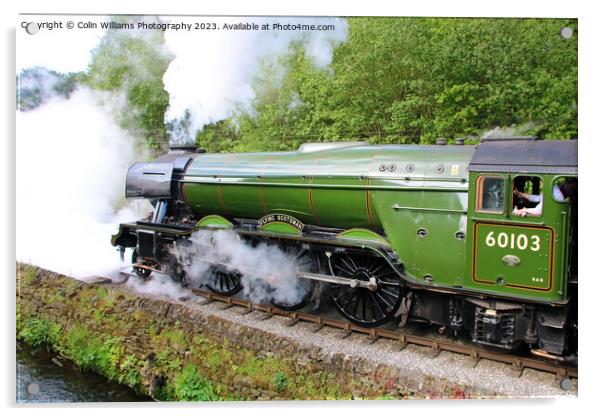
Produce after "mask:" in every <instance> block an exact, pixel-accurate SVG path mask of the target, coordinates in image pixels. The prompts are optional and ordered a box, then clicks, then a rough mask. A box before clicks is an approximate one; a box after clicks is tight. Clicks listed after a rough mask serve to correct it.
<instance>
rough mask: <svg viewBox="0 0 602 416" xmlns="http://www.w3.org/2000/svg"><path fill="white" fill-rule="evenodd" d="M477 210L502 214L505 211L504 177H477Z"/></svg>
mask: <svg viewBox="0 0 602 416" xmlns="http://www.w3.org/2000/svg"><path fill="white" fill-rule="evenodd" d="M476 193H477V199H476V206H475V210H476V211H484V212H489V213H495V214H501V213H503V212H504V178H502V177H500V176H480V177H479V178H478V179H477V192H476Z"/></svg>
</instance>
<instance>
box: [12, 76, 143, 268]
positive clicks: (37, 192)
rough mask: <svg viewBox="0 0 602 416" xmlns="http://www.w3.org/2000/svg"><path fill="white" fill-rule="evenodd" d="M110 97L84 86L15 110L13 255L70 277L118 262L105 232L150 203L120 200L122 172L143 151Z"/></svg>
mask: <svg viewBox="0 0 602 416" xmlns="http://www.w3.org/2000/svg"><path fill="white" fill-rule="evenodd" d="M114 99H115V96H114V95H112V94H102V95H101V94H99V93H95V92H93V91H91V90H89V89H86V88H83V87H82V88H79V89H78V90H76V91H75V92H74V93H73V94H72V95H71V97H70V98H69V99H65V98H60V97H55V98H53V99H51V100H49V101H48V102H46V103H45V104H43V105H41V106H40V107H38V108H36V109H34V110H32V111H28V112H17V115H16V117H17V172H16V174H17V184H16V185H17V189H16V198H17V199H16V216H17V224H16V225H17V236H16V237H17V241H16V243H17V245H16V254H17V260H19V261H23V262H28V263H33V264H36V265H39V266H42V267H46V268H49V269H52V270H54V271H57V272H61V273H65V274H69V275H72V276H75V277H86V276H88V275H97V274H101V273H103V272H106V271H109V270H112V269H115V268H116V267H120V266H122V264H121V262H120V261H119V255H118V253H117V252H116V251H115V248H114V247H112V246H111V243H110V237H111V234H114V233H115V232H116V228H117V227H116V225H117V224H119V223H120V222H125V221H132V220H135V219H139V218H140V217H142V216H143V215H144V214H146V213H147V211H148V210H151V209H152V207H150V205H149V204H148V202H146V201H141V202H140V203H137V204H134V203H129V204H127V205H125V199H124V186H125V173H126V172H127V169H128V167H129V166H130V165H131V164H132V163H133V162H134V161H135V160H136V159H140V158H142V157H144V155H140V154H139V153H138V154H137V153H136V151H138V152H139V150H138V149H137V148H136V140H135V139H134V138H133V137H132V136H130V135H129V134H128V133H127V132H125V131H124V130H123V129H121V128H120V127H119V126H118V125H117V124H116V123H115V120H114V118H113V116H112V112H113V111H115V105H114V104H115V103H114ZM118 206H121V207H122V208H121V209H116V208H115V207H118Z"/></svg>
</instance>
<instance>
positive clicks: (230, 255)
mask: <svg viewBox="0 0 602 416" xmlns="http://www.w3.org/2000/svg"><path fill="white" fill-rule="evenodd" d="M190 240H191V242H192V245H191V246H188V247H184V246H181V247H178V248H177V249H176V250H175V253H174V254H175V255H176V256H177V257H178V258H179V259H180V261H181V262H182V263H183V264H184V268H185V270H186V274H187V276H188V279H189V280H190V286H191V287H200V286H201V285H203V284H210V282H211V275H212V271H213V268H212V265H221V266H222V267H224V268H225V269H228V270H236V271H238V272H239V273H240V274H241V275H242V277H241V282H242V286H243V295H244V296H245V297H246V298H248V299H250V300H252V301H253V302H257V303H266V302H270V301H272V300H275V301H277V302H279V303H284V304H289V305H290V304H294V303H297V302H299V301H300V300H301V299H302V298H303V297H304V296H305V295H306V294H307V289H308V282H307V281H303V280H301V279H299V278H298V277H297V273H298V272H300V271H308V270H305V269H306V268H307V265H308V264H307V262H303V261H300V260H299V256H298V254H299V253H298V252H294V251H293V252H291V253H287V252H284V251H282V250H281V249H280V248H279V247H278V246H276V245H269V244H266V243H260V244H258V245H256V246H252V245H251V244H249V243H248V242H245V241H244V240H243V239H241V238H240V237H239V236H238V235H237V234H236V233H235V232H232V231H226V230H219V231H197V232H196V233H194V234H193V235H192V237H191V239H190Z"/></svg>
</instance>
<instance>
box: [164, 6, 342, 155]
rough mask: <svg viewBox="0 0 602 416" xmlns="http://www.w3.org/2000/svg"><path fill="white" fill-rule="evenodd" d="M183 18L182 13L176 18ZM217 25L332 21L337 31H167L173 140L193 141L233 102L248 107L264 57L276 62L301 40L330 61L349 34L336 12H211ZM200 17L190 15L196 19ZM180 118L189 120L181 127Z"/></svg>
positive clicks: (318, 60) (320, 62)
mask: <svg viewBox="0 0 602 416" xmlns="http://www.w3.org/2000/svg"><path fill="white" fill-rule="evenodd" d="M181 20H185V19H181V18H178V19H177V21H178V22H179V21H181ZM210 20H211V22H215V23H216V24H217V26H218V27H220V28H222V27H223V25H224V24H225V23H228V24H237V23H241V22H242V23H244V22H253V23H256V24H258V25H259V26H260V27H261V25H263V24H268V25H269V27H270V28H272V24H273V23H276V22H277V23H281V24H282V25H287V24H293V25H296V24H303V25H312V24H313V25H316V26H317V25H328V24H330V25H334V27H335V30H334V31H318V30H315V31H296V30H288V31H284V30H277V31H274V30H269V31H262V30H257V31H249V30H244V31H241V30H196V31H191V32H187V31H167V32H166V33H165V43H166V46H167V47H168V48H169V49H170V50H171V51H172V52H173V53H174V54H175V56H176V57H175V59H174V60H173V61H172V62H171V64H170V65H169V68H168V69H167V72H166V73H165V75H164V77H163V83H164V86H165V90H166V91H167V92H168V93H169V96H170V100H169V109H168V111H167V113H166V114H165V121H166V123H168V124H172V125H175V126H180V128H177V127H176V128H175V129H173V131H172V138H171V141H172V144H185V143H190V142H194V134H195V132H196V131H197V130H202V128H203V126H204V125H206V124H208V123H211V122H216V121H219V120H223V119H225V118H227V117H229V116H230V115H231V114H232V111H233V109H234V107H235V106H241V107H242V108H244V107H245V106H247V105H248V104H249V103H250V101H251V100H252V99H253V98H254V97H255V92H254V91H253V88H252V86H251V82H252V79H253V76H254V75H255V74H257V72H258V70H259V68H260V63H261V62H262V61H263V62H266V61H267V62H270V63H272V64H276V63H277V58H278V56H280V55H282V54H284V53H286V52H287V51H288V48H289V46H290V44H291V43H292V42H294V41H298V42H303V44H304V46H305V51H306V54H307V55H308V57H309V58H311V59H312V61H313V62H314V63H315V65H316V66H317V67H320V68H324V67H328V66H329V65H330V63H331V62H332V53H333V50H334V48H335V47H336V46H337V45H339V44H340V43H342V42H344V41H345V40H346V38H347V22H346V20H344V19H338V18H280V17H264V18H247V19H245V18H230V17H228V18H213V17H212V18H211V19H210ZM197 22H198V19H195V20H194V21H191V23H197ZM182 123H184V124H185V125H184V126H183V127H182V126H181V125H182Z"/></svg>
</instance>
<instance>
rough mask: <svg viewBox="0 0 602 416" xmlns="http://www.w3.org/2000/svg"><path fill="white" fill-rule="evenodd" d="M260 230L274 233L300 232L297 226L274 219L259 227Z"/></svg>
mask: <svg viewBox="0 0 602 416" xmlns="http://www.w3.org/2000/svg"><path fill="white" fill-rule="evenodd" d="M261 231H265V232H268V233H276V234H301V231H299V230H298V229H297V228H295V227H293V226H292V225H290V224H287V223H285V222H280V221H275V222H271V223H269V224H266V225H264V226H263V227H261Z"/></svg>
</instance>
